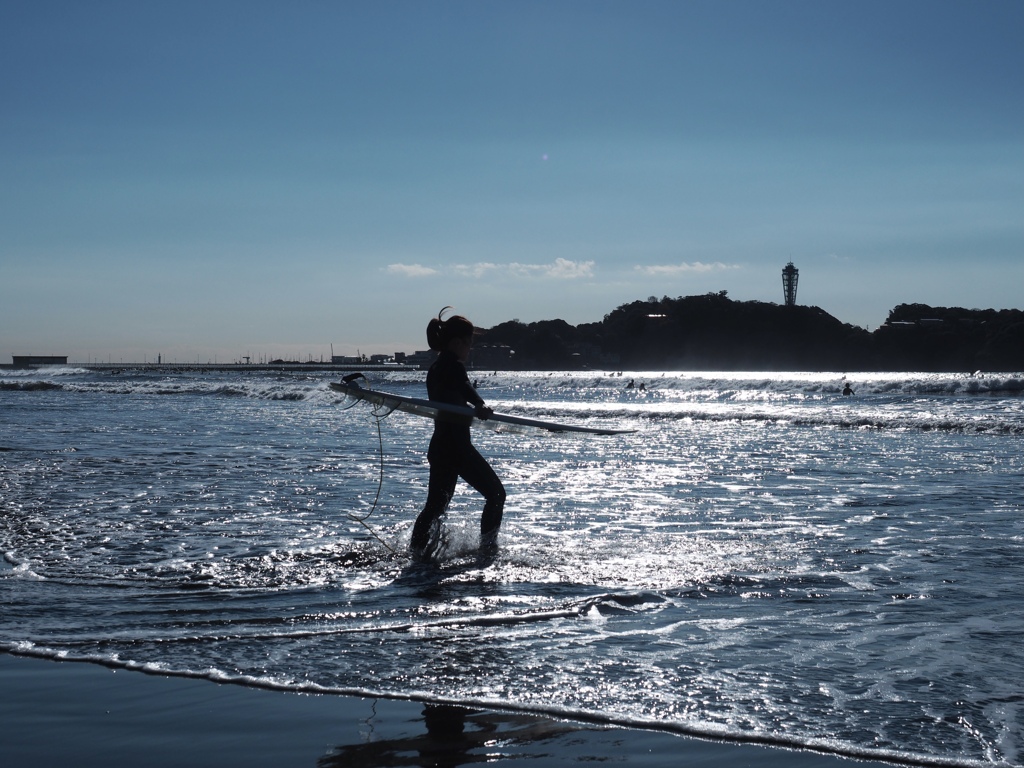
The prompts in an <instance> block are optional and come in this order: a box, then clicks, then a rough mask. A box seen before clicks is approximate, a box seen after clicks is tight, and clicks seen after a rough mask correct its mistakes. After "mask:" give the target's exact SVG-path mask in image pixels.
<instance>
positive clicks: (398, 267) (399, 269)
mask: <svg viewBox="0 0 1024 768" xmlns="http://www.w3.org/2000/svg"><path fill="white" fill-rule="evenodd" d="M388 274H389V275H399V276H400V277H429V276H430V275H436V274H437V270H436V269H434V268H433V267H424V266H423V265H422V264H388Z"/></svg>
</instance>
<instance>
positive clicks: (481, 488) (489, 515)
mask: <svg viewBox="0 0 1024 768" xmlns="http://www.w3.org/2000/svg"><path fill="white" fill-rule="evenodd" d="M459 474H460V475H461V476H462V479H463V480H465V481H466V482H467V483H469V484H470V485H471V486H473V488H475V489H476V490H477V491H478V492H479V493H480V494H481V495H482V496H483V497H484V512H483V515H482V516H481V517H480V543H481V544H483V545H490V544H494V543H495V542H496V541H497V537H498V529H499V528H500V527H501V517H502V514H503V512H504V510H505V486H504V485H502V484H501V480H500V479H499V478H498V475H497V474H495V472H494V470H493V469H492V468H491V465H490V464H488V463H487V460H486V459H485V458H484V457H483V456H481V455H480V452H479V451H477V449H476V448H473V447H472V446H470V448H469V450H468V451H466V453H465V454H464V457H463V460H462V463H461V466H460V467H459Z"/></svg>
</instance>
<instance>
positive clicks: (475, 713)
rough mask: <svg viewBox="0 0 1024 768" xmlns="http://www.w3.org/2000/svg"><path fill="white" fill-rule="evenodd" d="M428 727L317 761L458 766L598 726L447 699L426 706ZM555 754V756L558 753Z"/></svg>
mask: <svg viewBox="0 0 1024 768" xmlns="http://www.w3.org/2000/svg"><path fill="white" fill-rule="evenodd" d="M423 723H424V725H425V726H426V733H423V734H422V735H417V736H409V737H406V738H400V739H386V740H382V741H368V742H365V743H362V744H351V745H345V746H340V747H336V748H335V750H334V751H333V752H332V753H331V754H329V755H327V756H325V757H322V758H321V759H320V760H318V761H317V765H318V766H319V768H342V766H344V768H364V767H365V768H370V767H371V766H372V767H373V768H391V767H392V766H423V768H453V766H459V765H470V764H472V763H488V762H495V761H498V760H508V759H511V758H515V757H524V756H529V757H530V758H537V757H544V755H543V754H539V753H537V752H535V751H533V750H530V751H529V753H528V754H527V753H526V752H524V751H523V750H522V749H521V748H522V747H524V746H527V745H534V744H538V743H540V742H543V741H545V740H548V739H553V738H555V737H558V736H563V735H565V734H568V733H573V732H575V731H581V730H594V729H593V727H589V728H588V727H587V726H581V725H572V724H569V723H561V722H558V721H554V720H550V719H548V718H544V717H533V716H530V715H518V714H510V713H501V712H486V711H482V710H473V709H466V708H465V707H458V706H453V705H446V704H428V705H427V706H425V707H424V708H423ZM555 756H556V755H555V754H552V755H551V757H555Z"/></svg>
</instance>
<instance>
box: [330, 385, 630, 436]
mask: <svg viewBox="0 0 1024 768" xmlns="http://www.w3.org/2000/svg"><path fill="white" fill-rule="evenodd" d="M331 389H333V390H334V391H335V392H341V393H342V394H344V395H348V396H349V397H353V398H355V399H356V400H363V401H365V402H368V403H370V404H372V405H374V406H376V407H378V408H385V409H387V411H388V413H390V412H391V411H403V412H404V413H412V414H415V415H416V416H426V417H427V418H429V419H438V418H442V419H454V420H456V421H463V422H464V423H466V424H471V425H472V426H479V427H486V428H488V429H492V430H494V431H496V432H525V431H529V430H536V429H539V430H543V431H545V432H580V433H584V434H588V435H625V434H629V433H630V432H636V430H635V429H607V428H605V427H582V426H578V425H576V424H559V423H557V422H554V421H543V420H541V419H527V418H524V417H522V416H510V415H508V414H504V413H494V414H491V416H490V417H488V418H486V419H478V418H477V417H476V415H475V413H474V411H473V409H472V408H470V407H468V406H463V405H451V404H450V403H441V402H438V401H436V400H422V399H419V398H416V397H406V396H405V395H393V394H391V393H388V392H377V391H375V390H372V389H364V388H363V387H361V386H359V385H358V384H356V383H355V381H342V382H331Z"/></svg>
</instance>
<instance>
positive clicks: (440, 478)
mask: <svg viewBox="0 0 1024 768" xmlns="http://www.w3.org/2000/svg"><path fill="white" fill-rule="evenodd" d="M427 396H428V397H429V398H430V399H431V400H438V401H440V402H442V403H451V404H452V405H463V406H464V405H470V404H472V405H475V406H480V405H483V404H484V401H483V399H481V397H480V395H478V394H477V393H476V390H475V389H473V386H472V385H471V384H470V383H469V376H468V375H467V374H466V368H465V366H464V365H463V364H462V363H461V362H459V359H458V357H456V356H455V354H454V353H452V352H450V351H444V352H442V353H441V354H440V355H439V356H438V358H437V360H435V361H434V364H433V365H432V366H430V370H429V371H428V372H427ZM427 461H428V462H430V484H429V485H428V488H427V503H426V504H425V505H424V507H423V511H422V512H420V514H419V517H417V518H416V525H415V526H414V527H413V531H412V542H411V544H412V548H413V549H414V550H421V551H422V550H424V549H425V548H426V547H427V545H428V544H429V543H430V532H431V527H432V526H433V523H434V521H435V520H437V518H439V517H440V516H441V515H443V514H444V512H445V510H446V509H447V508H448V503H449V502H450V501H451V498H452V495H453V494H454V493H455V484H456V482H458V479H459V477H461V478H462V479H463V480H465V481H466V482H467V483H469V484H470V485H471V486H473V488H475V489H476V490H477V491H479V492H480V493H481V494H482V495H483V497H484V499H485V502H484V512H483V516H482V517H481V518H480V539H481V544H483V545H485V546H488V545H493V544H494V542H495V539H496V538H497V535H498V528H499V527H500V526H501V515H502V511H503V510H504V508H505V487H504V486H503V485H502V484H501V480H499V479H498V476H497V475H496V474H495V473H494V470H493V469H491V465H490V464H488V463H487V460H486V459H484V457H483V456H481V455H480V453H479V452H478V451H477V450H476V448H474V447H473V444H472V442H470V439H469V424H468V423H467V422H465V421H461V420H460V421H445V420H444V419H443V418H438V419H437V421H436V422H435V423H434V435H433V437H431V438H430V447H429V448H428V450H427Z"/></svg>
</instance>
